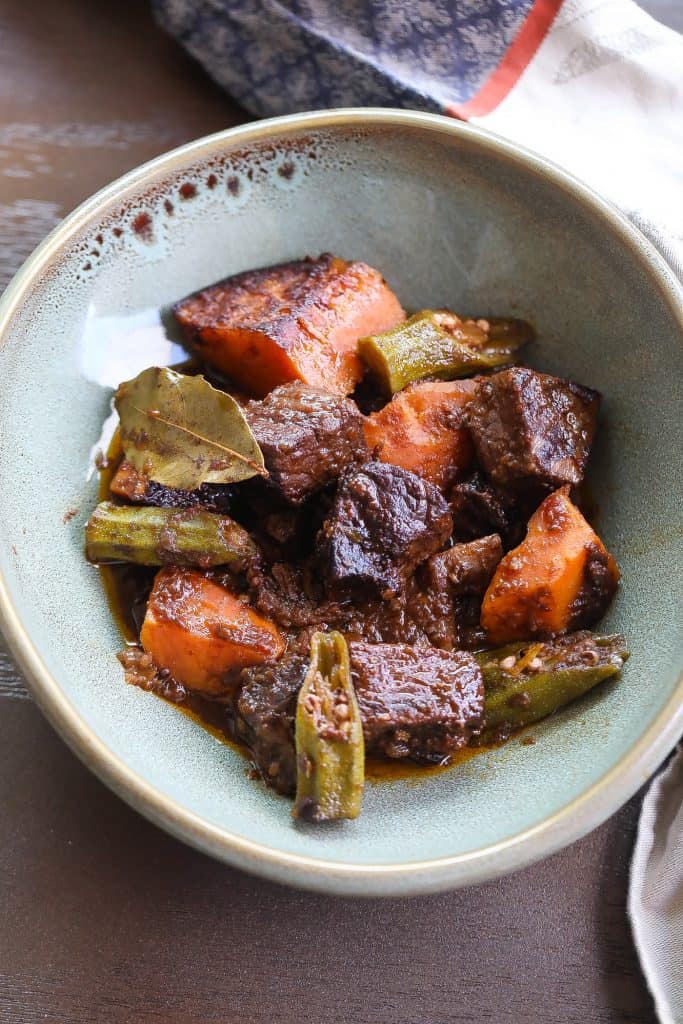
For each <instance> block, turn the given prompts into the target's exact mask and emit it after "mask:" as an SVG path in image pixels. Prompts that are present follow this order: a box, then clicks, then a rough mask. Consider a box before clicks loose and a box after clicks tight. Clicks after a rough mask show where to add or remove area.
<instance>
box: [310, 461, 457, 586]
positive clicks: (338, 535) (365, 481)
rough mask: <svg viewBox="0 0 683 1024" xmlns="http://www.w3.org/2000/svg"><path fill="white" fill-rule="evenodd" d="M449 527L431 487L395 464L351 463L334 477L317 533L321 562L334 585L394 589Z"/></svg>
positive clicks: (446, 512) (439, 498) (438, 544)
mask: <svg viewBox="0 0 683 1024" xmlns="http://www.w3.org/2000/svg"><path fill="white" fill-rule="evenodd" d="M452 528H453V517H452V515H451V511H450V509H449V507H448V504H447V503H446V501H445V500H444V498H443V496H442V495H441V493H440V491H439V490H438V489H437V488H436V487H434V486H433V485H432V484H430V483H428V482H427V481H425V480H422V479H421V478H420V477H419V476H416V475H415V473H411V472H409V471H408V470H405V469H401V468H399V467H398V466H393V465H390V464H389V463H383V462H374V461H373V462H367V463H366V464H365V465H363V466H353V467H350V468H349V469H348V470H347V471H346V472H345V473H344V475H343V476H342V478H341V480H340V482H339V487H338V490H337V494H336V497H335V500H334V504H333V506H332V509H331V512H330V515H329V516H328V518H327V519H326V520H325V522H324V523H323V526H322V529H321V530H320V533H319V534H318V540H317V550H318V556H319V560H320V565H321V568H322V571H323V573H324V575H325V577H326V579H327V582H328V584H329V585H330V586H331V587H332V588H333V590H341V591H345V590H346V591H348V590H349V589H351V590H355V591H356V592H358V590H359V588H363V587H366V588H367V587H372V588H374V589H375V591H376V592H378V593H379V594H382V595H390V594H395V593H397V592H398V591H399V590H400V588H401V585H402V583H403V582H404V581H405V580H406V579H407V577H408V576H409V575H410V574H411V573H412V572H413V570H414V569H415V567H416V566H417V565H419V564H420V562H423V561H424V560H425V559H426V558H429V556H430V555H432V554H434V553H435V552H436V551H438V550H439V549H440V548H442V547H443V546H444V544H445V543H446V540H447V539H448V537H449V536H450V534H451V531H452Z"/></svg>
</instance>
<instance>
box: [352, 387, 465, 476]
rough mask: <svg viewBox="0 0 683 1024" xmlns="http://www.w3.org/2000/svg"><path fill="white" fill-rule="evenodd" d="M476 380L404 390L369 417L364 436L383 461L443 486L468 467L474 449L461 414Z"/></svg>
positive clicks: (367, 417) (366, 421)
mask: <svg viewBox="0 0 683 1024" xmlns="http://www.w3.org/2000/svg"><path fill="white" fill-rule="evenodd" d="M477 387H478V382H477V381H476V380H454V381H425V382H423V383H420V384H411V385H409V386H408V387H407V388H405V390H403V391H399V393H398V394H397V395H394V397H393V398H392V400H391V401H390V402H389V403H388V405H385V406H384V408H383V409H380V410H379V412H374V413H371V415H370V416H366V418H365V424H364V429H365V439H366V440H367V442H368V446H369V447H370V448H376V449H377V457H378V458H379V459H380V460H381V461H382V462H391V463H393V465H395V466H401V467H402V468H403V469H409V470H411V472H413V473H417V475H418V476H421V477H423V478H424V479H425V480H429V481H430V483H433V484H435V486H436V487H440V488H441V489H442V490H446V489H447V488H448V487H449V485H450V484H452V483H453V482H454V481H455V480H457V479H458V477H459V476H462V474H463V473H464V472H465V471H466V470H467V468H468V467H469V465H470V463H471V461H472V457H473V448H472V441H471V439H470V435H469V431H468V430H467V428H466V427H464V426H463V425H462V413H463V410H464V408H465V406H466V405H467V404H468V402H470V401H471V400H472V398H473V397H474V394H475V392H476V390H477Z"/></svg>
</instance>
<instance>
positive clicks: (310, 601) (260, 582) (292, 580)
mask: <svg viewBox="0 0 683 1024" xmlns="http://www.w3.org/2000/svg"><path fill="white" fill-rule="evenodd" d="M247 581H248V585H249V593H250V596H251V599H252V603H253V605H254V607H255V608H257V609H258V611H260V612H261V613H262V614H263V615H266V616H268V618H271V619H273V620H274V621H275V622H277V623H278V625H280V626H282V627H283V628H284V629H302V628H305V627H307V626H320V625H324V624H327V625H331V624H333V623H335V622H338V621H339V620H340V619H343V613H342V610H341V606H340V605H339V604H338V603H337V602H336V601H334V600H328V599H326V597H325V594H324V592H323V587H322V584H321V581H320V578H319V573H318V572H317V571H316V566H315V565H313V564H311V562H310V561H304V562H302V563H299V564H293V563H291V562H275V563H273V564H272V565H269V566H268V565H264V564H263V563H256V562H254V563H252V564H250V565H249V566H248V567H247Z"/></svg>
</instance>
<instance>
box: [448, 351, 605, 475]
mask: <svg viewBox="0 0 683 1024" xmlns="http://www.w3.org/2000/svg"><path fill="white" fill-rule="evenodd" d="M599 404H600V395H599V393H598V392H597V391H593V390H591V389H590V388H586V387H583V386H582V385H580V384H576V383H574V381H570V380H562V379H560V378H559V377H551V376H549V375H548V374H545V373H538V372H537V371H536V370H529V369H527V368H525V367H521V366H513V367H511V368H510V369H509V370H503V371H501V372H500V373H495V374H493V375H492V376H491V377H487V378H484V379H483V380H482V381H481V383H480V385H479V388H478V390H477V394H476V395H475V397H474V399H473V400H472V401H471V402H470V404H469V406H468V409H467V421H468V423H469V428H470V432H471V434H472V439H473V441H474V447H475V451H476V454H477V458H478V460H479V463H480V465H481V466H482V468H483V470H484V472H485V473H486V475H487V476H488V477H489V479H490V480H491V481H492V482H493V483H494V484H495V485H496V486H497V487H499V488H501V489H503V490H505V491H507V492H508V493H511V494H516V493H519V492H520V491H521V490H524V489H528V488H530V487H532V488H533V487H535V488H537V489H539V490H540V491H542V490H544V489H545V490H549V489H553V488H556V487H560V486H561V485H562V484H577V483H579V482H580V481H581V480H582V479H583V474H584V470H585V467H586V461H587V459H588V455H589V452H590V448H591V444H592V441H593V435H594V434H595V428H596V423H597V415H598V407H599Z"/></svg>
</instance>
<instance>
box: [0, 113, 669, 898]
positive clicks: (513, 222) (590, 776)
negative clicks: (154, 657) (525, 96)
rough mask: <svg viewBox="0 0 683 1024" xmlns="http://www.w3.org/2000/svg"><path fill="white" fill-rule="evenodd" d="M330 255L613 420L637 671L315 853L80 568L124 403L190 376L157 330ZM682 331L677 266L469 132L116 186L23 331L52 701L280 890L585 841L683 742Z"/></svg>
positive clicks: (324, 837)
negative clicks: (477, 323)
mask: <svg viewBox="0 0 683 1024" xmlns="http://www.w3.org/2000/svg"><path fill="white" fill-rule="evenodd" d="M325 249H329V250H332V251H334V252H336V253H339V254H341V255H344V256H347V257H358V258H361V259H363V260H367V261H368V262H369V263H371V264H374V265H376V266H378V267H380V268H381V269H382V271H383V272H384V273H385V275H386V277H387V278H388V280H389V282H390V283H391V285H392V286H393V287H394V288H395V289H396V290H397V291H398V294H399V295H400V297H401V299H402V301H403V302H404V304H405V305H406V306H407V307H409V308H410V307H416V308H417V307H420V306H445V305H448V306H453V307H454V308H455V309H458V310H465V311H472V312H476V313H478V314H484V315H485V314H487V313H498V314H502V315H508V314H512V315H516V316H524V317H529V318H530V319H531V320H533V321H534V322H535V324H536V325H537V328H538V333H539V342H538V343H537V344H536V345H535V351H533V352H531V353H530V359H531V361H532V362H533V364H534V365H536V366H538V367H539V368H542V369H546V370H549V371H551V372H555V373H560V374H563V375H565V374H566V375H568V376H571V377H575V378H577V379H578V380H580V381H583V382H585V383H586V384H590V385H591V386H593V387H597V388H599V389H600V390H601V391H603V392H604V394H605V403H604V415H603V422H602V431H601V433H600V437H599V442H598V446H597V450H596V451H595V452H594V455H593V459H592V468H591V472H592V483H591V487H592V495H593V498H594V501H595V503H596V504H597V506H598V529H599V530H600V532H601V534H602V536H603V537H604V539H605V541H606V543H607V545H608V547H609V548H610V550H612V551H613V552H614V554H615V555H616V557H617V559H618V561H619V563H620V565H621V567H622V570H623V588H622V591H621V593H620V595H619V597H618V599H617V600H616V602H615V604H614V607H613V609H612V610H611V612H610V614H609V616H608V618H607V620H606V621H605V623H604V626H605V628H606V629H609V630H616V629H619V630H623V632H624V633H626V635H627V636H628V638H629V641H630V645H631V649H632V652H633V654H632V657H631V660H630V661H629V662H628V664H627V666H626V670H625V672H624V675H623V679H622V681H621V682H620V683H618V684H617V685H612V686H608V687H606V688H604V689H602V690H601V691H600V692H599V693H597V694H594V695H593V696H591V697H590V698H588V699H586V700H584V701H582V702H581V703H578V704H576V705H573V706H571V707H570V708H568V709H567V710H566V711H565V712H564V713H562V714H559V715H557V716H556V717H554V718H552V719H550V720H549V721H547V722H545V723H543V724H542V725H541V726H539V727H538V728H536V729H534V736H535V739H536V743H535V745H533V746H522V745H521V744H520V743H519V742H518V741H513V742H512V743H510V744H508V745H507V746H505V747H503V748H502V749H499V750H496V751H494V752H491V753H486V754H482V755H480V756H478V757H475V758H473V759H472V760H470V761H469V762H467V763H466V764H464V765H462V766H460V767H458V768H456V769H454V770H452V771H450V772H446V773H443V774H440V775H437V776H429V777H426V778H424V779H422V780H419V781H417V782H416V781H414V780H410V781H395V782H392V783H385V784H381V785H370V786H369V787H368V792H367V794H366V798H365V801H364V807H363V814H362V817H361V818H360V819H359V820H358V821H356V822H349V823H344V824H339V825H335V826H329V827H324V828H313V827H302V826H295V825H294V824H293V822H292V819H291V817H290V804H289V802H288V801H286V800H283V799H281V798H280V797H278V796H275V795H274V794H272V793H270V792H268V791H267V790H266V789H265V788H264V787H263V786H262V785H260V784H259V783H257V782H254V781H251V780H249V779H248V778H247V776H246V772H245V762H244V761H243V759H242V758H240V757H239V756H238V755H237V754H236V753H235V752H234V751H233V750H231V749H230V748H229V747H227V746H225V745H222V744H220V743H218V742H216V740H215V739H213V738H212V737H211V736H210V735H209V734H208V733H206V732H204V731H203V730H202V729H201V728H199V727H198V726H196V725H195V724H193V722H192V721H190V720H189V719H188V718H186V717H184V716H183V715H181V714H179V713H178V712H177V711H176V710H174V709H173V708H172V707H170V706H168V705H166V704H164V703H163V702H161V701H160V700H158V699H156V698H155V697H153V696H151V695H149V694H147V693H143V692H142V691H140V690H137V689H134V688H132V687H129V686H126V685H125V684H124V682H123V679H122V674H121V669H120V667H119V664H118V662H117V661H116V659H115V657H114V655H115V652H116V651H117V650H118V649H119V648H120V647H121V638H120V636H119V635H118V632H117V629H116V626H115V624H114V622H113V621H112V618H111V615H110V612H109V608H108V606H107V601H106V599H105V596H104V594H103V592H102V588H101V586H100V582H99V579H98V575H97V572H96V570H94V569H93V568H91V567H90V566H88V565H87V564H86V562H85V561H84V558H83V544H82V541H83V524H84V522H85V520H86V518H87V516H88V513H89V511H90V509H91V508H92V507H93V505H94V503H95V501H96V480H95V479H94V477H93V476H92V474H90V475H89V464H90V453H91V448H92V446H93V445H96V444H97V441H98V437H99V435H100V429H101V424H102V421H103V419H104V418H105V417H106V415H107V413H108V410H109V401H110V396H111V390H110V387H111V385H113V384H116V383H117V382H118V381H119V380H120V379H121V378H124V377H127V376H130V375H131V374H132V373H135V372H137V370H138V369H141V368H143V367H144V366H147V365H149V364H151V363H159V362H164V361H174V359H175V354H174V351H173V346H172V343H171V342H170V341H169V340H168V338H167V336H166V334H165V333H164V329H163V327H162V326H161V323H162V322H161V319H160V311H161V315H162V316H163V311H164V310H166V309H167V308H168V306H169V304H170V303H172V302H173V301H174V300H175V299H177V298H178V297H179V296H182V295H184V294H186V293H187V292H189V291H192V290H193V289H195V288H197V287H199V286H200V285H204V284H206V283H207V282H210V281H213V280H215V279H217V278H219V277H223V276H225V275H227V274H231V273H234V272H236V271H239V270H243V269H245V268H248V267H253V266H262V265H263V264H267V263H272V262H276V261H279V260H284V259H291V258H294V257H298V256H301V255H302V254H304V253H313V254H317V253H318V252H320V251H322V250H325ZM682 307H683V302H682V297H681V289H680V287H679V286H678V284H677V283H676V281H675V280H674V278H673V276H672V274H671V273H670V271H669V270H668V268H667V266H666V265H665V264H664V263H663V262H662V260H661V259H660V258H659V257H658V256H657V254H656V253H655V251H654V250H653V249H652V247H651V246H650V245H649V244H648V243H647V241H646V240H645V239H644V238H643V237H642V236H641V235H640V234H639V233H638V232H637V231H635V230H634V229H633V228H632V227H631V226H630V225H629V224H628V223H627V222H626V221H625V220H624V218H623V217H621V216H620V215H619V214H618V213H616V212H615V211H614V210H613V209H612V207H610V206H609V205H607V204H606V203H604V202H603V201H601V200H600V199H598V198H597V197H596V196H595V195H593V194H592V193H591V192H590V191H589V190H588V189H586V188H585V187H584V186H582V185H580V184H579V183H578V182H576V181H574V180H573V179H572V178H570V177H569V176H568V175H566V174H564V173H563V172H562V171H560V170H558V169H557V168H555V167H553V166H551V165H549V164H547V163H546V162H545V161H543V160H541V159H539V158H538V157H535V156H533V155H531V154H529V153H527V152H525V151H523V150H520V149H518V148H516V147H515V146H512V145H510V144H508V143H505V142H502V141H501V140H499V139H497V138H494V137H492V136H489V135H487V134H485V133H483V132H481V131H477V130H474V129H472V128H468V127H466V126H463V125H462V124H459V123H458V122H456V121H454V120H449V119H446V118H441V117H435V116H430V115H424V114H417V113H408V112H403V111H391V110H356V111H335V112H331V113H329V112H328V113H318V114H311V115H307V114H303V115H297V116H293V117H287V118H280V119H277V120H274V121H263V122H261V123H258V124H252V125H248V126H246V127H244V128H237V129H234V130H232V131H228V132H224V133H221V134H218V135H214V136H212V137H210V138H208V139H202V140H200V141H199V142H195V143H192V144H190V145H188V146H184V147H182V148H181V149H178V150H176V151H175V152H173V153H170V154H168V155H167V156H163V157H160V158H159V159H157V160H154V161H152V162H151V163H149V164H147V165H145V166H144V167H142V168H140V169H139V170H136V171H133V172H132V173H131V174H128V175H126V176H125V177H124V178H121V179H120V180H119V181H117V182H115V183H114V184H113V185H110V186H109V187H108V188H106V189H104V190H103V191H102V192H100V193H98V194H97V195H96V196H94V197H93V198H92V199H90V200H89V201H88V202H86V203H85V204H84V205H83V206H81V207H80V208H79V209H78V210H76V212H75V213H73V214H72V215H71V216H70V217H68V218H67V219H66V220H65V221H64V222H63V223H62V224H61V225H60V226H59V227H58V228H57V229H56V230H55V231H54V232H53V233H52V235H50V237H49V238H48V239H47V240H46V241H45V242H44V243H43V244H42V245H41V246H40V248H39V249H38V250H37V251H36V252H35V254H34V255H33V256H32V257H31V258H30V259H29V261H28V262H27V263H26V265H25V266H24V268H23V269H22V270H21V271H20V273H19V274H18V275H17V277H16V278H15V280H14V282H13V283H12V284H11V285H10V287H9V289H8V290H7V292H6V294H5V296H4V299H3V301H2V305H1V308H0V394H1V398H2V401H1V402H0V572H1V574H2V579H1V581H0V610H1V613H2V626H3V629H4V631H5V634H6V636H7V639H8V641H9V643H10V645H11V647H12V650H13V651H14V654H15V656H16V658H17V660H18V662H19V663H20V665H21V666H22V668H23V669H24V671H25V673H26V676H27V678H28V681H29V685H30V686H31V689H32V692H33V694H34V696H35V698H36V700H37V701H38V703H39V704H40V706H41V707H42V708H43V710H44V711H45V713H46V715H47V716H48V717H49V719H50V720H51V721H52V723H53V724H54V726H55V727H56V728H57V729H58V730H59V732H60V733H61V734H62V736H63V737H64V739H65V740H66V741H67V742H68V743H69V744H70V745H71V747H72V748H73V749H74V750H75V751H76V753H77V754H78V755H79V756H80V757H81V758H82V759H83V761H84V762H85V763H86V764H87V765H88V766H89V767H90V768H92V769H93V771H94V772H96V773H97V774H98V775H99V776H100V778H101V779H103V780H104V781H105V782H106V783H107V784H108V785H110V786H111V787H112V788H113V789H114V790H116V792H118V793H119V794H120V795H121V796H122V797H124V799H126V800H128V801H129V802H130V803H131V804H132V805H133V806H134V807H136V808H137V809H138V810H140V811H141V812H142V813H143V814H145V815H147V816H148V817H149V818H151V819H152V820H153V821H155V822H157V823H158V824H159V825H161V826H163V827H164V828H167V829H168V830H169V831H171V832H173V833H175V834H176V835H177V836H179V837H181V838H182V839H185V840H187V841H188V842H190V843H192V844H193V845H195V846H197V847H199V848H200V849H202V850H205V851H206V852H208V853H211V854H213V855H214V856H216V857H219V858H222V859H224V860H225V861H228V862H230V863H232V864H236V865H239V866H240V867H244V868H247V869H248V870H251V871H255V872H258V873H260V874H263V875H266V876H268V877H270V878H274V879H277V880H280V881H283V882H289V883H292V884H296V885H301V886H306V887H309V888H312V889H319V890H324V891H329V892H336V893H362V894H364V895H370V894H407V893H417V892H428V891H432V890H437V889H443V888H447V887H453V886H458V885H464V884H467V883H471V882H476V881H482V880H483V879H487V878H491V877H493V876H495V875H498V874H501V873H502V872H505V871H510V870H512V869H514V868H517V867H520V866H521V865H523V864H526V863H528V862H530V861H532V860H535V859H537V858H539V857H542V856H545V855H547V854H548V853H550V852H552V851H553V850H557V849H558V848H559V847H561V846H563V845H565V844H566V843H569V842H571V841H572V840H574V839H576V838H577V837H579V836H580V835H582V834H583V833H585V832H587V831H588V830H589V829H591V828H593V827H594V826H596V825H597V824H598V823H599V822H601V821H602V820H603V819H604V818H606V817H607V816H608V815H609V814H611V813H612V812H613V811H615V810H616V809H617V807H619V805H620V804H622V803H623V802H624V801H625V800H626V799H627V798H628V797H629V796H630V795H631V794H632V793H633V792H634V791H635V790H636V789H637V788H638V787H639V786H640V785H641V784H642V783H643V782H645V780H646V779H647V777H648V775H649V774H650V773H651V772H652V771H653V770H654V769H655V768H656V766H657V764H658V763H659V762H660V761H661V759H662V758H663V757H664V755H665V754H666V753H667V751H668V750H669V749H670V748H671V747H672V745H673V744H674V742H675V741H676V739H677V738H678V736H679V735H680V733H681V731H682V729H683V684H682V683H681V682H680V681H679V673H680V663H681V618H680V607H681V596H682V595H681V578H682V576H683V573H682V572H681V557H680V555H681V548H680V536H681V505H682V502H681V451H682V450H683V442H682V438H681V422H682V420H683V417H682V416H681V404H680V389H681V380H682V379H683V374H682V362H683V360H682V355H683V346H682V345H681V340H682V334H683V327H682ZM75 509H77V510H78V512H77V514H76V515H75V516H73V518H68V516H67V517H66V522H65V521H64V517H65V513H68V512H69V511H70V510H75ZM26 813H27V814H30V813H31V810H30V808H27V809H26Z"/></svg>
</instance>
